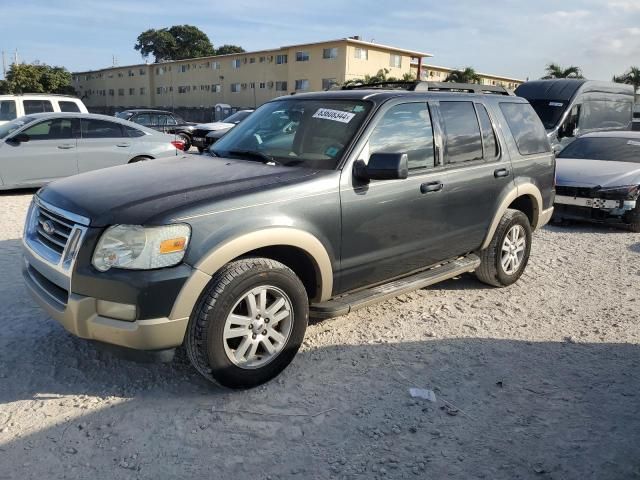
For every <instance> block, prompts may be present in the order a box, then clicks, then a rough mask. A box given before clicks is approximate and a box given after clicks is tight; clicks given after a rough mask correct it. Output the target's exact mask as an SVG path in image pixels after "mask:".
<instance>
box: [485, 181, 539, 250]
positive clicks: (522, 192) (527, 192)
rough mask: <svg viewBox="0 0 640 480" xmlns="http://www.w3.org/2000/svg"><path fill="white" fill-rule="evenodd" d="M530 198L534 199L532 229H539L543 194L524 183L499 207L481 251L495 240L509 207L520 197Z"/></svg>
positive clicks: (505, 197)
mask: <svg viewBox="0 0 640 480" xmlns="http://www.w3.org/2000/svg"><path fill="white" fill-rule="evenodd" d="M524 196H530V197H533V199H534V201H533V221H532V222H531V228H532V229H533V230H535V229H536V228H538V224H539V219H540V212H542V207H543V203H542V193H540V189H539V188H538V187H536V186H535V185H534V184H533V183H522V184H520V185H516V187H515V188H514V189H513V190H511V191H509V193H507V194H506V195H505V196H504V198H503V199H502V201H501V202H500V205H499V207H498V210H497V211H496V213H495V215H494V216H493V220H492V221H491V224H490V226H489V230H488V231H487V235H486V236H485V237H484V241H483V242H482V246H481V247H480V250H484V249H485V248H487V247H488V246H489V244H490V243H491V240H492V239H493V235H494V234H495V233H496V229H497V228H498V224H499V223H500V219H501V218H502V216H503V215H504V212H506V211H507V209H508V208H509V205H511V204H512V203H513V201H514V200H516V199H518V198H519V197H524Z"/></svg>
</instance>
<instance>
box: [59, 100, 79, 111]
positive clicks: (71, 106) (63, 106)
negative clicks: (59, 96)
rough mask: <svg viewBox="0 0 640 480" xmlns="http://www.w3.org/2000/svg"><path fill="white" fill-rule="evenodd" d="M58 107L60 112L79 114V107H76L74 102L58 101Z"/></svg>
mask: <svg viewBox="0 0 640 480" xmlns="http://www.w3.org/2000/svg"><path fill="white" fill-rule="evenodd" d="M58 106H59V107H60V111H61V112H76V113H79V112H80V107H78V104H77V103H76V102H65V101H59V102H58Z"/></svg>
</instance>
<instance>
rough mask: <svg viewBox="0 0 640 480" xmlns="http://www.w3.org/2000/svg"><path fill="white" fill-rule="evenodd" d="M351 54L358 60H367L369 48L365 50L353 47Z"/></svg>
mask: <svg viewBox="0 0 640 480" xmlns="http://www.w3.org/2000/svg"><path fill="white" fill-rule="evenodd" d="M353 52H354V53H353V56H354V57H355V58H358V59H360V60H369V50H367V49H366V48H360V47H358V48H355V49H354V50H353Z"/></svg>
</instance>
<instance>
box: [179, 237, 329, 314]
mask: <svg viewBox="0 0 640 480" xmlns="http://www.w3.org/2000/svg"><path fill="white" fill-rule="evenodd" d="M276 245H278V246H290V247H295V248H299V249H300V250H302V251H304V252H305V253H306V254H307V255H308V256H309V258H310V259H311V260H312V261H313V264H314V267H315V270H316V272H315V273H316V281H317V282H318V291H319V292H320V296H319V301H325V300H328V299H329V298H331V293H332V291H333V267H332V265H331V258H330V257H329V254H328V252H327V250H326V248H325V247H324V245H323V244H322V242H320V240H318V239H317V238H316V237H315V236H314V235H312V234H310V233H308V232H305V231H303V230H298V229H295V228H290V227H284V228H281V227H275V228H267V229H263V230H257V231H254V232H250V233H246V234H243V235H240V236H237V237H234V238H232V239H230V240H227V241H226V242H224V243H222V244H219V245H216V246H215V247H214V248H213V249H211V250H210V251H209V252H207V254H206V255H204V256H203V257H202V258H201V259H200V261H199V262H198V263H197V264H196V265H195V267H194V271H193V273H192V275H191V276H190V277H189V279H188V280H187V282H186V283H185V284H184V286H183V287H182V289H181V290H180V294H179V295H178V298H177V299H176V302H175V304H174V306H173V309H172V310H171V315H170V318H172V319H177V318H184V317H189V316H190V315H191V312H192V310H193V307H194V306H195V304H196V302H197V301H198V298H200V295H201V293H202V292H203V290H204V289H205V288H206V286H207V285H208V283H209V282H210V281H211V277H212V276H213V275H214V274H215V273H216V272H217V271H218V270H220V269H221V268H222V267H223V266H225V265H226V264H227V263H229V262H230V261H232V260H233V259H235V258H238V257H240V256H242V255H244V254H245V253H248V252H251V251H253V250H256V249H259V248H264V247H273V246H276Z"/></svg>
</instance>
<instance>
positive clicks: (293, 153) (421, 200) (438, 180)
mask: <svg viewBox="0 0 640 480" xmlns="http://www.w3.org/2000/svg"><path fill="white" fill-rule="evenodd" d="M399 87H402V89H400V88H399ZM407 89H409V90H407ZM274 115H276V116H277V117H278V118H280V117H282V116H286V117H287V120H288V121H287V122H281V121H278V122H274V121H273V116H274ZM210 152H211V154H212V155H213V157H210V156H197V157H190V158H186V157H185V158H184V159H182V160H181V161H176V160H175V159H172V160H166V161H165V160H156V161H153V162H141V163H138V164H133V165H126V166H122V167H114V168H111V169H107V170H101V171H100V172H92V173H87V174H83V175H78V176H74V177H71V178H68V179H64V180H60V181H57V182H54V183H52V184H50V185H48V186H46V187H44V188H43V189H42V190H40V191H39V192H38V194H37V195H36V196H35V197H34V200H33V203H32V205H31V208H30V210H29V213H28V217H27V220H26V227H25V234H24V241H23V244H24V254H25V262H24V278H25V281H26V284H27V286H28V289H29V290H30V291H31V293H32V294H33V295H34V296H35V298H36V299H37V301H38V302H39V303H40V304H41V305H42V306H43V307H44V308H45V309H46V311H47V312H48V313H49V314H50V315H51V316H52V317H53V318H55V319H56V320H58V321H59V322H60V323H62V325H64V327H65V328H66V329H67V330H69V331H70V332H72V333H73V334H75V335H78V336H80V337H83V338H87V339H93V340H97V341H101V342H107V343H110V344H115V345H119V346H123V347H129V348H133V349H141V350H163V349H172V348H174V347H177V346H179V345H184V346H185V347H186V351H187V353H188V355H189V358H190V359H191V361H192V363H193V365H194V366H195V368H196V369H197V370H198V371H199V372H200V373H202V374H203V375H204V376H205V377H207V378H209V379H213V380H216V381H218V382H220V383H222V384H224V385H227V386H230V387H249V386H254V385H258V384H260V383H263V382H265V381H267V380H269V379H271V378H273V377H274V376H276V375H277V374H278V373H279V372H280V371H282V370H283V369H284V368H285V367H286V366H287V365H288V364H289V362H291V360H292V359H293V357H294V356H295V354H296V352H297V350H298V348H299V346H300V344H301V342H302V340H303V336H304V333H305V329H306V327H307V320H308V317H309V315H312V316H316V317H324V318H326V317H331V316H335V315H343V314H346V313H348V312H350V311H352V310H355V309H357V308H360V307H365V306H367V305H369V304H371V303H372V302H375V301H379V300H383V299H386V298H389V297H393V296H395V295H398V294H400V293H403V292H407V291H409V290H413V289H417V288H421V287H424V286H426V285H430V284H433V283H436V282H439V281H442V280H445V279H448V278H451V277H453V276H456V275H460V274H462V273H465V272H475V275H476V276H477V277H478V279H479V280H481V281H482V282H485V283H487V284H490V285H494V286H497V287H501V286H506V285H510V284H512V283H513V282H515V281H516V280H517V279H518V278H519V277H520V276H521V275H522V272H523V271H524V269H525V266H526V265H527V261H528V258H529V252H530V249H531V234H532V230H534V229H536V228H539V227H540V226H542V225H544V224H546V223H547V222H548V220H549V218H550V217H551V214H552V212H553V207H552V205H553V199H554V168H555V159H554V155H553V153H552V152H551V148H550V145H549V142H548V140H547V136H546V135H545V131H544V128H543V127H542V124H541V123H540V120H539V118H538V116H537V115H536V113H535V111H534V110H533V108H532V107H531V105H529V103H528V102H527V101H526V100H524V99H522V98H518V97H515V96H512V95H508V94H507V92H506V91H504V90H500V89H496V88H495V87H494V88H491V87H486V86H479V85H456V84H435V85H433V84H429V83H413V84H401V85H395V84H394V85H369V86H367V88H359V89H353V90H345V91H332V92H322V93H309V94H302V95H293V96H287V97H283V98H279V99H275V100H273V101H271V102H268V103H266V104H264V105H262V106H261V107H260V108H258V109H257V110H256V111H255V112H254V113H253V114H252V115H251V116H250V117H249V118H247V120H246V121H244V122H242V123H241V124H240V125H238V126H237V127H236V128H234V129H233V130H231V131H230V132H229V133H228V134H227V135H225V136H224V137H223V138H221V139H220V140H219V141H218V142H217V143H216V144H215V145H214V146H213V147H212V148H211V150H210Z"/></svg>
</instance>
